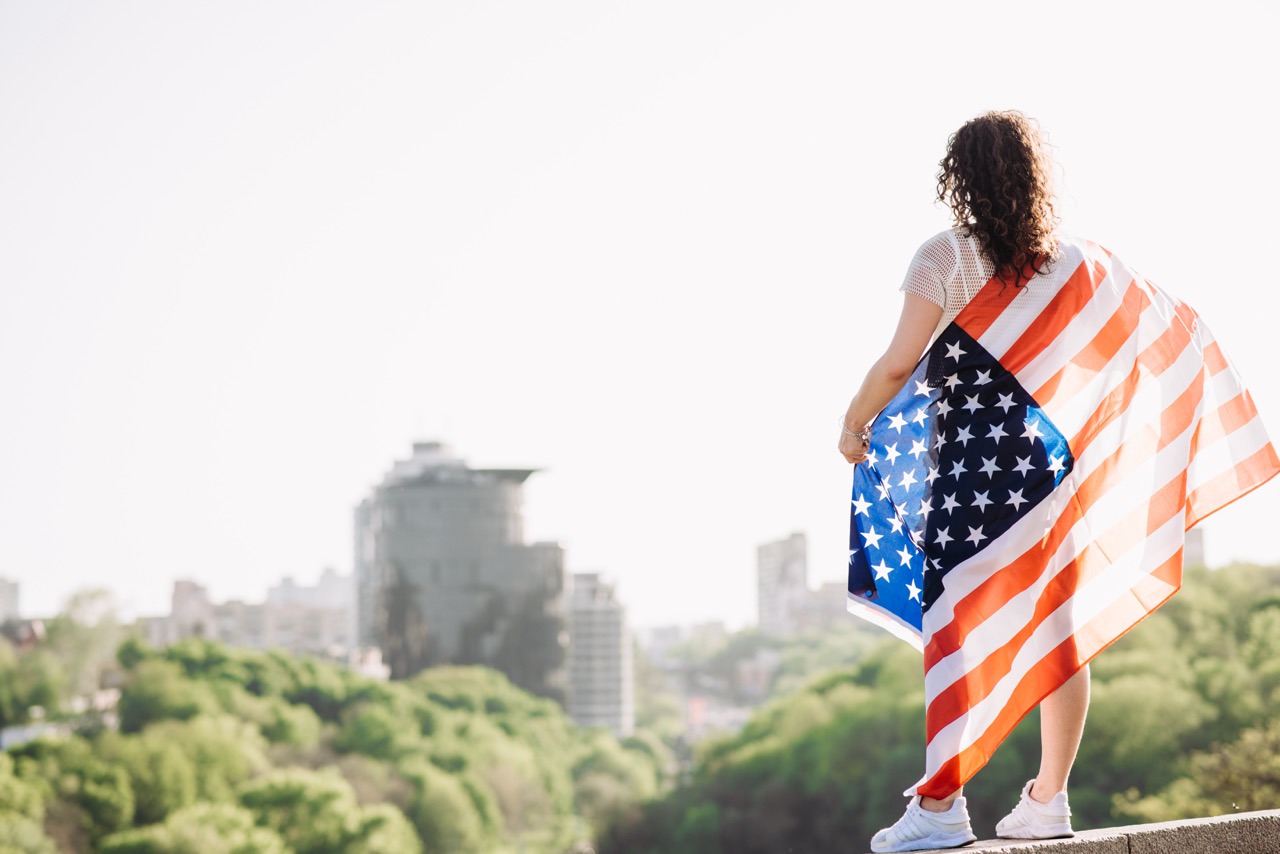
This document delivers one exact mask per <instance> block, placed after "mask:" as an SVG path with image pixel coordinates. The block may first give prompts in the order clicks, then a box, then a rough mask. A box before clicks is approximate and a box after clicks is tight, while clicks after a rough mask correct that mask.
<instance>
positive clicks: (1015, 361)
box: [965, 258, 1107, 374]
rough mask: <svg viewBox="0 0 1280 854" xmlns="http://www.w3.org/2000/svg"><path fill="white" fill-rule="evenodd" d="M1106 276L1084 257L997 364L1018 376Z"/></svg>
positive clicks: (1098, 264) (1100, 264)
mask: <svg viewBox="0 0 1280 854" xmlns="http://www.w3.org/2000/svg"><path fill="white" fill-rule="evenodd" d="M1106 277H1107V268H1106V267H1104V266H1103V265H1102V263H1101V262H1100V261H1092V262H1091V261H1090V260H1089V259H1088V258H1086V259H1085V260H1084V262H1083V263H1081V264H1080V266H1079V267H1077V268H1076V271H1075V272H1074V273H1072V274H1071V278H1069V279H1067V281H1066V282H1064V283H1063V285H1062V287H1061V288H1060V289H1059V290H1058V292H1057V293H1056V294H1054V295H1053V299H1051V300H1049V304H1048V305H1046V306H1045V307H1044V308H1043V309H1041V310H1040V314H1038V315H1037V316H1036V319H1035V320H1033V321H1032V322H1031V325H1030V326H1028V327H1027V328H1026V331H1024V332H1023V333H1022V335H1021V336H1019V338H1018V340H1017V341H1015V342H1014V343H1013V345H1012V346H1011V347H1009V349H1008V350H1006V351H1005V352H1004V354H1003V355H1001V356H1000V364H1001V365H1003V366H1004V368H1005V369H1006V370H1008V371H1009V373H1011V374H1017V373H1018V372H1019V371H1021V370H1022V369H1023V368H1025V367H1026V366H1027V365H1029V364H1030V363H1031V360H1032V359H1034V358H1036V357H1037V356H1039V355H1040V353H1041V352H1042V351H1044V349H1045V348H1047V347H1048V346H1050V345H1051V344H1053V343H1054V341H1056V340H1057V338H1058V336H1059V335H1061V334H1062V331H1063V330H1064V329H1066V328H1067V325H1068V324H1070V323H1071V319H1072V318H1074V317H1075V316H1076V315H1077V314H1078V313H1079V312H1080V310H1081V309H1082V308H1084V306H1085V304H1086V303H1088V302H1089V300H1091V299H1093V294H1094V292H1095V291H1096V290H1097V288H1098V285H1099V283H1101V282H1102V280H1103V279H1105V278H1106ZM965 332H969V329H968V327H965ZM969 334H970V335H972V334H973V333H972V332H969ZM974 337H975V338H976V337H977V336H974Z"/></svg>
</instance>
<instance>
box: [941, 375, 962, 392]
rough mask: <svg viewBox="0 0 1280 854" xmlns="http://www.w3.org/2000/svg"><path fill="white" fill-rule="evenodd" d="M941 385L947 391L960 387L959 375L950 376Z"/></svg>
mask: <svg viewBox="0 0 1280 854" xmlns="http://www.w3.org/2000/svg"><path fill="white" fill-rule="evenodd" d="M943 385H945V386H946V387H947V388H949V389H952V388H955V387H956V386H958V385H960V375H959V374H951V375H950V376H948V377H947V379H946V381H945V382H943Z"/></svg>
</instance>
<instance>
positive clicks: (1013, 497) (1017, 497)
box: [1005, 489, 1027, 510]
mask: <svg viewBox="0 0 1280 854" xmlns="http://www.w3.org/2000/svg"><path fill="white" fill-rule="evenodd" d="M1026 503H1027V499H1025V498H1023V497H1022V490H1021V489H1011V490H1009V500H1008V501H1006V502H1005V504H1012V505H1013V509H1014V510H1017V509H1018V508H1020V507H1022V505H1023V504H1026Z"/></svg>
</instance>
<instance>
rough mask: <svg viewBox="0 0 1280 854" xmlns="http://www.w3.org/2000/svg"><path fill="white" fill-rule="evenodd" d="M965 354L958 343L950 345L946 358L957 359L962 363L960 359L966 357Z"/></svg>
mask: <svg viewBox="0 0 1280 854" xmlns="http://www.w3.org/2000/svg"><path fill="white" fill-rule="evenodd" d="M964 352H965V351H964V350H961V349H960V345H959V344H958V343H956V344H948V345H947V355H946V358H948V359H955V360H956V361H957V362H958V361H960V357H961V356H963V355H964Z"/></svg>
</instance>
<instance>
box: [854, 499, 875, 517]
mask: <svg viewBox="0 0 1280 854" xmlns="http://www.w3.org/2000/svg"><path fill="white" fill-rule="evenodd" d="M870 507H871V502H870V501H867V500H866V499H865V498H863V497H862V496H861V495H859V496H858V497H857V498H854V499H853V510H854V512H855V513H861V514H862V515H863V516H866V517H867V518H868V519H870V518H871V514H870V513H868V512H867V510H868V509H870Z"/></svg>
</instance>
